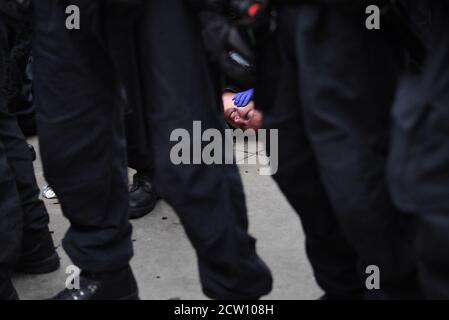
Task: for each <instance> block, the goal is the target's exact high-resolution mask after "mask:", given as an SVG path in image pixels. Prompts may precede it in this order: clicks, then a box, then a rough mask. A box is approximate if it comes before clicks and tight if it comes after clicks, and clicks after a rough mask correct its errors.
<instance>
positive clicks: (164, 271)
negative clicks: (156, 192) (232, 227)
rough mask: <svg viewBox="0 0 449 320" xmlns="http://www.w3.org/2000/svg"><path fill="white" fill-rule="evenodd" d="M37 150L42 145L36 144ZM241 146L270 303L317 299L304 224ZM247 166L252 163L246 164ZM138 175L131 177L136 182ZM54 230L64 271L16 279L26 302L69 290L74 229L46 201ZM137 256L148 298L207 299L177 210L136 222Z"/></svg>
mask: <svg viewBox="0 0 449 320" xmlns="http://www.w3.org/2000/svg"><path fill="white" fill-rule="evenodd" d="M30 143H32V144H33V145H34V146H35V148H36V150H37V151H38V150H39V146H38V143H37V140H36V139H35V138H33V139H30ZM255 156H256V155H255V154H253V153H249V152H248V151H246V152H245V149H244V147H243V146H242V145H236V159H237V160H238V161H240V163H241V164H240V165H239V167H240V170H241V173H242V179H243V183H244V187H245V191H246V196H247V207H248V212H249V217H250V231H251V233H252V235H253V236H255V237H256V238H257V239H258V250H259V253H260V255H261V256H262V258H263V259H264V260H265V261H266V262H267V264H268V265H269V267H270V268H271V270H272V272H273V276H274V289H273V291H272V293H271V294H270V295H269V296H267V297H265V298H267V299H287V300H290V299H293V300H298V299H300V300H302V299H316V298H317V297H319V296H320V295H321V294H322V292H321V290H320V289H319V288H318V287H317V285H316V283H315V281H314V278H313V274H312V271H311V268H310V264H309V262H308V260H307V258H306V255H305V251H304V236H303V232H302V228H301V225H300V222H299V219H298V217H297V215H296V213H295V212H294V211H293V209H292V208H291V207H290V206H289V204H288V203H287V202H286V200H285V198H284V197H283V195H282V194H281V193H280V191H279V190H278V188H277V186H276V185H275V183H274V182H273V181H272V179H271V177H267V176H260V175H259V174H258V172H257V170H258V167H257V165H251V164H245V159H249V158H250V157H255ZM246 162H247V161H246ZM34 166H35V170H36V176H37V180H38V184H39V187H42V186H43V185H44V184H45V181H44V178H43V174H42V166H41V162H40V160H39V159H38V160H37V161H36V162H35V163H34ZM131 176H132V172H130V177H131ZM45 204H46V205H47V208H48V211H49V213H50V219H51V226H50V227H51V230H52V231H53V232H54V239H55V242H56V244H57V246H58V252H59V254H60V256H61V258H62V261H61V262H62V267H61V269H60V270H58V271H56V272H54V273H52V274H48V275H42V276H19V275H16V276H15V278H14V283H15V285H16V287H17V290H18V292H19V294H20V296H21V298H22V299H44V298H48V297H50V296H52V295H54V294H56V293H57V292H58V291H59V290H61V289H62V288H63V287H64V285H65V279H66V277H67V275H66V274H65V268H66V267H67V266H68V265H71V262H70V261H69V259H68V257H67V255H66V254H65V252H64V250H63V249H62V248H61V245H60V244H61V238H62V237H63V235H64V233H65V230H66V229H67V227H68V223H67V220H66V219H65V218H64V217H63V216H62V213H61V209H60V206H59V204H58V202H57V200H45ZM133 226H134V232H133V240H134V245H135V256H134V258H133V260H132V261H131V264H132V267H133V269H134V272H135V275H136V278H137V281H138V283H139V289H140V295H141V298H142V299H156V300H159V299H161V300H163V299H182V300H186V299H206V297H205V296H204V295H203V294H202V292H201V287H200V285H199V279H198V270H197V265H196V258H195V254H194V251H193V248H192V246H191V245H190V243H189V241H188V239H187V237H186V235H185V233H184V230H183V228H182V225H181V224H180V222H179V219H178V218H177V216H176V214H175V213H174V211H173V210H172V208H171V207H170V206H169V205H168V204H167V203H166V202H164V201H160V202H159V203H158V205H157V207H156V209H155V210H154V211H153V212H152V213H151V214H150V215H148V216H146V217H144V218H142V219H140V220H137V221H134V222H133Z"/></svg>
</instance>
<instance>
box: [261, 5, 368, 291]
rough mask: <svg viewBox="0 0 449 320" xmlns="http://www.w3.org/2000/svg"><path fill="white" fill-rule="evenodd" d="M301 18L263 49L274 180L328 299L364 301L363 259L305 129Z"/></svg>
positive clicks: (286, 16) (285, 18)
mask: <svg viewBox="0 0 449 320" xmlns="http://www.w3.org/2000/svg"><path fill="white" fill-rule="evenodd" d="M296 14H297V10H293V11H292V9H288V10H285V9H282V11H281V12H280V18H279V20H278V30H277V31H276V32H275V34H274V35H273V36H272V37H270V38H269V40H267V41H264V43H263V44H262V45H261V47H260V48H258V54H259V61H258V71H259V79H258V86H257V87H256V99H257V100H256V104H257V105H260V106H263V107H264V108H265V109H264V110H263V111H264V126H265V127H267V128H269V129H277V130H278V134H279V143H278V156H279V169H278V171H277V173H276V174H275V175H274V179H275V181H276V182H277V183H278V185H279V187H280V189H281V191H282V192H283V194H284V195H285V196H286V197H287V199H288V201H289V202H290V204H291V205H292V207H293V208H294V209H295V211H296V212H297V214H298V215H299V217H300V219H301V222H302V226H303V229H304V233H305V237H306V239H305V240H306V243H305V245H306V251H307V255H308V258H309V260H310V263H311V265H312V269H313V271H314V274H315V278H316V281H317V283H318V285H319V286H320V287H321V288H322V289H323V291H324V292H325V294H326V296H325V297H326V298H328V299H360V298H361V297H362V295H363V291H364V287H363V285H362V281H361V278H360V274H359V272H358V268H357V265H358V258H357V255H356V253H355V251H354V250H353V249H352V248H351V247H350V246H349V245H348V243H347V241H346V239H345V237H344V236H343V233H342V230H341V228H340V225H339V222H338V221H337V218H336V216H335V212H334V210H333V208H332V207H331V205H330V201H329V198H328V195H327V193H326V191H325V190H324V187H323V184H322V181H321V177H320V174H319V172H318V168H317V160H316V157H315V155H314V152H313V150H312V148H311V145H310V142H309V140H308V138H307V136H306V132H305V129H304V117H303V110H302V108H303V107H302V104H301V102H300V97H299V92H298V88H299V85H298V76H297V72H298V70H297V67H296V63H295V61H294V55H293V54H294V52H293V50H292V49H293V47H292V46H291V44H292V43H293V41H292V39H293V33H292V30H291V29H290V27H289V26H291V25H292V24H291V22H292V21H295V18H296ZM270 149H271V147H267V150H270Z"/></svg>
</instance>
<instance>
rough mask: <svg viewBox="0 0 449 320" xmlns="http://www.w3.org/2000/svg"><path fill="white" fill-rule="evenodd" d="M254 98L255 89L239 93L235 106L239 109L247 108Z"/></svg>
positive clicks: (235, 97)
mask: <svg viewBox="0 0 449 320" xmlns="http://www.w3.org/2000/svg"><path fill="white" fill-rule="evenodd" d="M253 97H254V89H249V90H248V91H243V92H239V93H237V94H236V95H235V96H234V98H233V99H232V100H233V101H234V105H235V106H236V107H238V108H244V107H246V106H247V105H248V104H249V103H250V102H251V100H253Z"/></svg>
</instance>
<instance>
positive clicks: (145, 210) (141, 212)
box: [129, 201, 157, 220]
mask: <svg viewBox="0 0 449 320" xmlns="http://www.w3.org/2000/svg"><path fill="white" fill-rule="evenodd" d="M156 204H157V201H155V202H154V203H153V204H152V205H151V206H148V207H141V208H134V209H129V219H130V220H136V219H140V218H142V217H144V216H146V215H147V214H150V213H151V212H152V211H153V210H154V208H156Z"/></svg>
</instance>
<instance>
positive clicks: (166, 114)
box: [140, 0, 272, 299]
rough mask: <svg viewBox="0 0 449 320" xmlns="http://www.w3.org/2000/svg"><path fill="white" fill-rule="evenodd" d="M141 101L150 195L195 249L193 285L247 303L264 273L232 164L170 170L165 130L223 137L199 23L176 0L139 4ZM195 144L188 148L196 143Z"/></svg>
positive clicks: (264, 282)
mask: <svg viewBox="0 0 449 320" xmlns="http://www.w3.org/2000/svg"><path fill="white" fill-rule="evenodd" d="M140 30H141V31H140V32H141V35H140V44H141V46H142V48H141V51H140V54H141V66H142V77H143V80H144V81H143V85H144V88H145V96H144V102H145V105H146V106H147V108H148V109H147V113H148V126H149V128H150V136H151V146H152V150H151V152H152V154H153V157H154V159H155V162H154V165H155V174H154V182H155V187H156V191H157V193H158V194H160V195H161V197H162V198H164V199H166V200H167V202H169V203H170V204H171V205H172V206H173V207H174V209H175V210H176V212H177V213H178V215H179V216H180V219H181V222H182V224H183V225H184V228H185V230H186V232H187V235H188V237H189V239H190V240H191V242H192V244H193V246H194V247H195V249H196V252H197V256H198V261H199V270H200V279H201V283H202V286H203V290H204V292H205V294H206V295H207V296H209V297H210V298H215V299H254V298H259V297H261V296H263V295H265V294H267V293H268V292H270V290H271V286H272V279H271V274H270V272H269V270H268V268H267V267H266V265H265V263H264V262H263V261H262V260H261V259H260V258H259V257H258V256H257V254H256V248H255V240H254V239H253V238H252V237H251V236H250V235H249V234H248V231H247V228H248V221H247V214H246V208H245V197H244V193H243V187H242V184H241V180H240V176H239V173H238V169H237V167H236V166H235V165H210V166H208V165H205V164H199V165H189V164H182V165H175V164H173V163H172V162H171V159H170V150H171V147H172V146H174V145H175V142H171V141H170V135H171V133H172V131H173V130H175V129H178V128H182V129H185V130H187V131H188V132H189V133H190V134H191V135H192V126H193V121H194V120H197V121H201V125H202V128H203V130H206V129H208V128H215V129H219V130H220V131H221V132H222V133H223V131H224V123H223V122H224V121H223V115H222V114H220V113H219V112H217V110H219V107H218V103H219V100H220V96H221V94H220V92H219V90H215V89H214V87H213V85H212V83H213V78H212V75H211V73H210V70H209V65H208V61H207V58H206V56H205V53H204V50H203V44H202V39H201V34H200V29H199V24H198V23H197V21H196V19H195V18H194V14H193V13H191V12H190V11H189V10H188V8H187V7H186V5H185V3H184V2H183V1H178V0H154V1H148V2H146V8H145V17H144V22H143V24H142V25H141V26H140ZM198 142H199V141H195V142H194V143H198Z"/></svg>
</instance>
